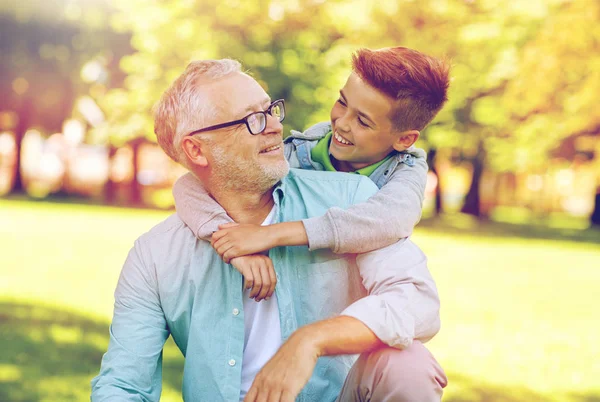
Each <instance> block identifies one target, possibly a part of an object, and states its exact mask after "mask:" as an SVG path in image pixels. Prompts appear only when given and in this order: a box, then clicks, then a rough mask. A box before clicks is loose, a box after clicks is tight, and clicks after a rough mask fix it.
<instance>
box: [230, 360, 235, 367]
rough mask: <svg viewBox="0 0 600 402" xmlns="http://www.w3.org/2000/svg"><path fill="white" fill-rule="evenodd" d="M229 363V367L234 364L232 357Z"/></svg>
mask: <svg viewBox="0 0 600 402" xmlns="http://www.w3.org/2000/svg"><path fill="white" fill-rule="evenodd" d="M229 365H230V366H231V367H233V366H235V360H233V359H231V360H229Z"/></svg>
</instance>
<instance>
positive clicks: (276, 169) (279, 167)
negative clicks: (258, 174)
mask: <svg viewBox="0 0 600 402" xmlns="http://www.w3.org/2000/svg"><path fill="white" fill-rule="evenodd" d="M289 172H290V164H289V163H288V161H287V160H285V159H282V160H281V161H278V162H277V163H274V164H271V165H268V166H265V169H264V174H265V176H266V177H268V178H269V179H271V180H272V181H273V185H275V184H276V183H277V182H279V180H281V179H283V178H284V177H285V176H287V175H288V173H289Z"/></svg>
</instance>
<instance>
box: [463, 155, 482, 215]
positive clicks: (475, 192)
mask: <svg viewBox="0 0 600 402" xmlns="http://www.w3.org/2000/svg"><path fill="white" fill-rule="evenodd" d="M482 153H483V150H480V152H478V153H477V155H476V156H475V158H474V159H473V180H471V187H469V192H468V193H467V196H466V197H465V203H464V204H463V206H462V208H461V210H460V212H462V213H465V214H468V215H473V216H476V217H477V218H481V217H482V214H481V203H480V197H479V186H480V183H481V176H482V175H483V158H484V157H483V155H482Z"/></svg>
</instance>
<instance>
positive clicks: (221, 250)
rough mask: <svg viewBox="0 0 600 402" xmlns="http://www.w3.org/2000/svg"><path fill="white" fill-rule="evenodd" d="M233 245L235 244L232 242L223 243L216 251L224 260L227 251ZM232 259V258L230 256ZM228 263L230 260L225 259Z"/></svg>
mask: <svg viewBox="0 0 600 402" xmlns="http://www.w3.org/2000/svg"><path fill="white" fill-rule="evenodd" d="M231 247H233V245H232V244H231V243H223V244H220V245H219V246H218V247H217V248H215V251H216V252H217V254H219V257H221V258H222V259H223V260H225V253H226V252H227V251H228V250H229V249H230V248H231ZM230 259H231V258H230ZM225 262H226V263H227V264H229V261H225Z"/></svg>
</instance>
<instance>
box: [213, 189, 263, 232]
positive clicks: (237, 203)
mask: <svg viewBox="0 0 600 402" xmlns="http://www.w3.org/2000/svg"><path fill="white" fill-rule="evenodd" d="M210 194H211V195H212V197H213V198H214V199H215V200H216V201H217V202H218V203H219V205H221V206H222V207H223V209H224V210H225V212H227V215H229V216H230V217H231V218H232V219H233V220H234V221H235V222H237V223H253V224H256V225H260V224H261V223H263V222H264V220H265V219H266V218H267V216H268V215H269V212H271V210H272V209H273V205H274V201H273V193H272V189H269V190H268V191H266V192H263V193H260V192H244V191H240V190H228V189H220V190H216V191H212V192H210Z"/></svg>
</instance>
